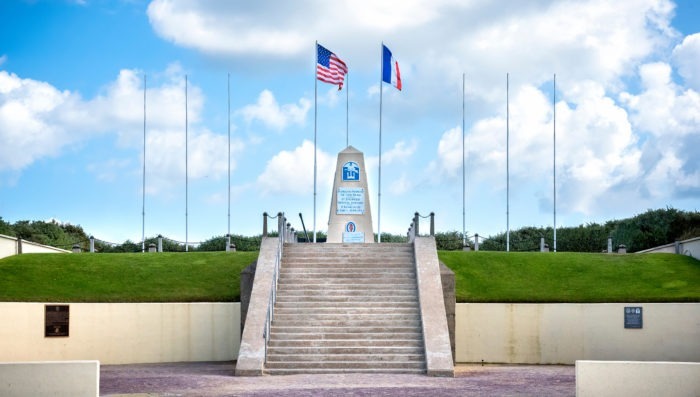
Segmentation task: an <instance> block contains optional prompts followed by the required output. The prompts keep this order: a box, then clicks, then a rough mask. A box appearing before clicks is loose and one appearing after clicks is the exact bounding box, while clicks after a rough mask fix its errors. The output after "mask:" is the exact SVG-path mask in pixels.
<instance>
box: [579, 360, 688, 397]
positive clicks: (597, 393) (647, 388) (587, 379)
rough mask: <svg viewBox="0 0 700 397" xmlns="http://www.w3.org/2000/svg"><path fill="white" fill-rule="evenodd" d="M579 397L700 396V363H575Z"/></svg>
mask: <svg viewBox="0 0 700 397" xmlns="http://www.w3.org/2000/svg"><path fill="white" fill-rule="evenodd" d="M576 396H577V397H589V396H590V397H607V396H610V397H613V396H614V397H617V396H635V397H646V396H649V397H656V396H664V397H685V396H700V363H670V362H632V361H576Z"/></svg>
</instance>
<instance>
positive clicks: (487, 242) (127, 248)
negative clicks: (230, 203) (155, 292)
mask: <svg viewBox="0 0 700 397" xmlns="http://www.w3.org/2000/svg"><path fill="white" fill-rule="evenodd" d="M0 234H4V235H9V236H14V237H21V238H23V239H25V240H28V241H34V242H37V243H40V244H45V245H50V246H53V247H59V248H65V249H71V248H72V247H73V246H74V245H76V244H77V245H79V246H80V247H81V248H82V249H83V250H84V251H87V250H88V249H89V244H90V242H89V237H88V235H87V234H86V233H85V231H84V230H83V228H82V227H81V226H75V225H71V224H67V223H58V222H55V221H51V222H44V221H18V222H15V223H13V224H11V223H8V222H5V221H4V220H3V219H2V217H0ZM271 235H272V236H274V234H271ZM698 236H700V212H697V211H681V210H676V209H674V208H666V209H658V210H648V211H647V212H645V213H643V214H640V215H637V216H634V217H632V218H626V219H622V220H612V221H608V222H606V223H604V224H598V223H589V224H587V225H580V226H577V227H560V228H557V251H568V252H601V251H603V250H605V249H606V248H607V244H608V237H611V238H612V241H613V248H616V247H617V246H619V245H620V244H624V245H625V246H626V247H627V251H628V252H636V251H641V250H644V249H647V248H652V247H656V246H659V245H664V244H668V243H671V242H673V241H675V240H685V239H688V238H692V237H698ZM299 237H300V239H301V240H302V241H303V240H304V236H303V235H299ZM542 237H544V239H545V243H546V244H548V245H549V247H553V246H554V242H553V231H552V228H551V227H523V228H520V229H517V230H511V232H510V250H511V251H538V250H539V248H540V239H541V238H542ZM309 238H313V237H312V236H311V234H310V235H309ZM316 239H317V241H325V239H326V234H325V233H323V232H318V233H317V236H316ZM375 239H376V236H375ZM261 240H262V236H261V235H258V236H252V237H251V236H241V235H232V236H231V243H232V244H234V245H235V246H236V250H238V251H257V250H258V249H260V242H261ZM468 240H469V244H470V246H471V247H472V248H473V247H474V238H473V237H472V236H470V237H469V239H468ZM406 241H407V237H406V236H405V235H395V234H390V233H382V242H387V243H389V242H395V243H405V242H406ZM435 241H436V244H437V247H438V249H439V250H461V249H462V233H461V232H457V231H450V232H437V233H436V234H435ZM150 244H156V245H157V244H158V238H157V237H149V238H147V239H146V241H145V247H146V249H148V246H149V245H150ZM162 244H163V251H165V252H184V251H185V244H184V243H183V242H180V241H174V240H171V239H168V238H163V240H162ZM141 248H142V245H141V242H140V241H139V242H133V241H131V240H127V241H124V242H123V243H116V244H115V243H110V242H106V241H102V240H100V239H99V238H96V239H95V251H97V252H141ZM479 249H480V250H483V251H505V250H506V233H505V232H503V233H500V234H497V235H495V236H490V237H484V236H480V237H479ZM188 250H189V251H224V250H226V236H216V237H212V238H210V239H208V240H206V241H203V242H201V243H198V244H196V245H190V247H189V248H188Z"/></svg>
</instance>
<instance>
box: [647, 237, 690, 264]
mask: <svg viewBox="0 0 700 397" xmlns="http://www.w3.org/2000/svg"><path fill="white" fill-rule="evenodd" d="M678 251H679V252H676V243H671V244H666V245H661V246H658V247H654V248H649V249H647V250H644V251H639V252H637V253H638V254H650V253H667V254H676V253H678V254H681V255H688V256H692V257H693V258H695V259H700V237H695V238H691V239H688V240H683V241H679V242H678Z"/></svg>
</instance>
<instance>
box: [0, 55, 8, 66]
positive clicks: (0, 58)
mask: <svg viewBox="0 0 700 397" xmlns="http://www.w3.org/2000/svg"><path fill="white" fill-rule="evenodd" d="M5 62H7V55H4V54H3V55H2V56H0V66H2V64H3V63H5Z"/></svg>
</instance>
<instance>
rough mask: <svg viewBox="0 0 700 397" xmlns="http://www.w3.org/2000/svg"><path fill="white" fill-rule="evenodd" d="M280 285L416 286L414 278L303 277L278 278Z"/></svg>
mask: <svg viewBox="0 0 700 397" xmlns="http://www.w3.org/2000/svg"><path fill="white" fill-rule="evenodd" d="M279 282H280V284H284V283H291V284H331V285H333V284H335V285H344V284H346V283H351V284H363V283H366V284H411V285H416V278H415V277H398V276H392V277H388V276H387V277H329V278H326V277H303V276H280V279H279Z"/></svg>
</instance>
